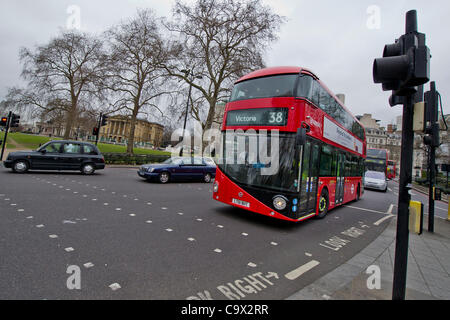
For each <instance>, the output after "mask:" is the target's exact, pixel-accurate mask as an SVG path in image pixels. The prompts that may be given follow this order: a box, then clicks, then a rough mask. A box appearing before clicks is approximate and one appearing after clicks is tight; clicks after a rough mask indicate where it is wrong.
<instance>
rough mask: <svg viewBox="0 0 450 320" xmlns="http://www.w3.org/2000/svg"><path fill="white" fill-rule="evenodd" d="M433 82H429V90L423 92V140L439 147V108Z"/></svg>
mask: <svg viewBox="0 0 450 320" xmlns="http://www.w3.org/2000/svg"><path fill="white" fill-rule="evenodd" d="M438 95H439V93H438V92H437V91H436V84H435V82H434V81H433V82H431V85H430V91H427V92H425V95H424V98H425V133H426V134H428V136H425V137H424V139H423V142H424V143H425V144H426V145H429V146H432V147H435V148H437V147H439V123H438V118H439V109H438V99H439V97H438Z"/></svg>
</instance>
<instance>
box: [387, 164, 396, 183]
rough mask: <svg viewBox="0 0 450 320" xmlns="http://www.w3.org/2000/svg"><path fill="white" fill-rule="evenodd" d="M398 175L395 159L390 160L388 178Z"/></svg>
mask: <svg viewBox="0 0 450 320" xmlns="http://www.w3.org/2000/svg"><path fill="white" fill-rule="evenodd" d="M396 176H397V166H396V164H395V161H393V160H388V168H387V177H388V179H395V177H396Z"/></svg>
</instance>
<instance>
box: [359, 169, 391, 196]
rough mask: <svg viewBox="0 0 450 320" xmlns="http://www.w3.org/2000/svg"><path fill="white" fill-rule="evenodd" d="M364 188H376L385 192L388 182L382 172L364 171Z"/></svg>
mask: <svg viewBox="0 0 450 320" xmlns="http://www.w3.org/2000/svg"><path fill="white" fill-rule="evenodd" d="M364 188H365V189H376V190H381V191H384V192H386V191H387V188H388V184H387V180H386V175H385V174H384V172H379V171H366V173H365V175H364Z"/></svg>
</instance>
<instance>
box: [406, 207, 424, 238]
mask: <svg viewBox="0 0 450 320" xmlns="http://www.w3.org/2000/svg"><path fill="white" fill-rule="evenodd" d="M422 230H423V203H422V202H419V201H410V202H409V231H410V232H414V233H416V234H418V235H421V234H422Z"/></svg>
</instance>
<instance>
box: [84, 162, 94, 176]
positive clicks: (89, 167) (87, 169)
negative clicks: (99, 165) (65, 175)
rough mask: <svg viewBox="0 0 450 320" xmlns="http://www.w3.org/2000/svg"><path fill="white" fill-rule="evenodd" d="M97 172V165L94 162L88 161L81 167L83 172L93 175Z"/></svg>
mask: <svg viewBox="0 0 450 320" xmlns="http://www.w3.org/2000/svg"><path fill="white" fill-rule="evenodd" d="M94 172H95V166H94V165H93V164H92V163H86V164H84V165H83V166H82V167H81V173H82V174H85V175H91V174H94Z"/></svg>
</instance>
